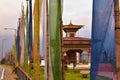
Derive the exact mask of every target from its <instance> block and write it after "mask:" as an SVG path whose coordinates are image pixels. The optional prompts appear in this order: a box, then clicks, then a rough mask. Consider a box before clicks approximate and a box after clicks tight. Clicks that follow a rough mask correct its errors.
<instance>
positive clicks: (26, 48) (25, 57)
mask: <svg viewBox="0 0 120 80" xmlns="http://www.w3.org/2000/svg"><path fill="white" fill-rule="evenodd" d="M26 2H27V6H26V15H25V18H26V19H25V23H26V41H25V53H24V68H25V70H27V71H28V70H29V69H28V26H29V25H28V0H26Z"/></svg>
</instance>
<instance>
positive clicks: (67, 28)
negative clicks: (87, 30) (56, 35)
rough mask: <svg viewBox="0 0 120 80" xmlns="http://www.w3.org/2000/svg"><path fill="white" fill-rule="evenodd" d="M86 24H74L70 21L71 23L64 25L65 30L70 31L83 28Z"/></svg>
mask: <svg viewBox="0 0 120 80" xmlns="http://www.w3.org/2000/svg"><path fill="white" fill-rule="evenodd" d="M83 26H84V25H74V24H72V22H71V21H70V23H69V24H68V25H63V30H64V31H65V32H66V31H70V30H71V29H72V30H73V29H74V30H75V31H77V30H78V29H80V28H82V27H83Z"/></svg>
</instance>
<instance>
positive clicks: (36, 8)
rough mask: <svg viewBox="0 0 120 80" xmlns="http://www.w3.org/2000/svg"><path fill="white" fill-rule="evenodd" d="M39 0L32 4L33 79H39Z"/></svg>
mask: <svg viewBox="0 0 120 80" xmlns="http://www.w3.org/2000/svg"><path fill="white" fill-rule="evenodd" d="M40 11H41V0H35V4H34V45H33V53H34V56H33V62H34V80H40V64H39V62H40V59H39V58H40V54H39V45H40V44H39V29H40V28H39V26H40Z"/></svg>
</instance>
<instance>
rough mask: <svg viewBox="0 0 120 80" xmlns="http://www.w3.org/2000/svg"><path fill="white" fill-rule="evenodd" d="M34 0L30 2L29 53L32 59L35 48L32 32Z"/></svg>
mask: <svg viewBox="0 0 120 80" xmlns="http://www.w3.org/2000/svg"><path fill="white" fill-rule="evenodd" d="M32 25H33V24H32V0H29V46H28V52H29V56H30V58H31V57H32V47H33V43H32V42H33V37H32V36H33V31H32Z"/></svg>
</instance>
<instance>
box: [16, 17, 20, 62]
mask: <svg viewBox="0 0 120 80" xmlns="http://www.w3.org/2000/svg"><path fill="white" fill-rule="evenodd" d="M16 48H17V61H18V62H20V19H19V23H18V29H17V37H16Z"/></svg>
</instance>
